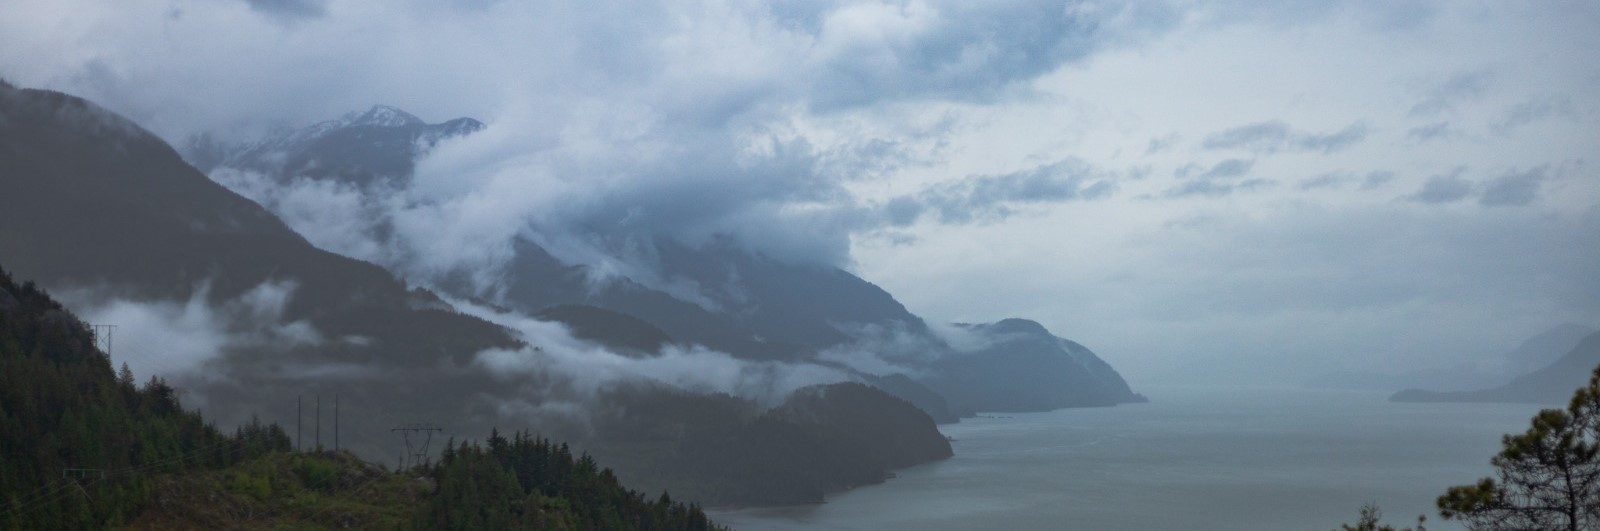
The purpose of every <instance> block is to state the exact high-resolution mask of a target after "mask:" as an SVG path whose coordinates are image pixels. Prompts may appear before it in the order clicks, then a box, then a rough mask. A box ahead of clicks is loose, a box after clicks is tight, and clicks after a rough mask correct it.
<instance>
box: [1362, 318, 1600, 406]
mask: <svg viewBox="0 0 1600 531" xmlns="http://www.w3.org/2000/svg"><path fill="white" fill-rule="evenodd" d="M1579 332H1586V333H1585V334H1584V335H1582V336H1580V337H1578V338H1576V339H1574V338H1573V337H1572V336H1573V335H1575V333H1579ZM1550 352H1564V354H1561V355H1560V356H1559V357H1553V356H1551V355H1550ZM1508 358H1509V359H1511V360H1515V361H1517V362H1521V363H1522V364H1526V363H1539V362H1545V363H1547V365H1544V366H1542V367H1539V368H1537V369H1534V370H1531V371H1527V372H1525V373H1522V374H1521V375H1520V376H1517V377H1515V378H1513V379H1511V381H1509V382H1507V383H1505V384H1503V385H1500V386H1496V387H1490V388H1484V389H1478V390H1472V391H1427V390H1422V389H1415V388H1413V389H1406V390H1403V391H1400V392H1398V393H1395V394H1394V395H1393V396H1390V397H1389V400H1391V401H1394V402H1516V403H1532V404H1549V405H1562V404H1565V403H1566V402H1567V401H1568V400H1569V399H1570V398H1571V397H1572V390H1573V389H1577V388H1578V387H1582V386H1583V385H1584V384H1585V383H1587V382H1588V381H1589V375H1590V374H1592V373H1593V371H1594V368H1595V366H1597V365H1600V332H1595V331H1594V330H1592V329H1589V328H1587V327H1582V326H1578V325H1564V326H1561V327H1557V328H1555V329H1552V330H1550V331H1548V332H1545V333H1543V334H1540V335H1538V336H1535V337H1534V338H1532V339H1529V340H1528V341H1526V342H1524V343H1523V344H1522V345H1521V346H1520V347H1518V348H1517V349H1516V350H1515V351H1512V353H1511V354H1509V355H1508ZM1552 358H1554V360H1553V361H1550V360H1551V359H1552ZM1511 374H1517V373H1511Z"/></svg>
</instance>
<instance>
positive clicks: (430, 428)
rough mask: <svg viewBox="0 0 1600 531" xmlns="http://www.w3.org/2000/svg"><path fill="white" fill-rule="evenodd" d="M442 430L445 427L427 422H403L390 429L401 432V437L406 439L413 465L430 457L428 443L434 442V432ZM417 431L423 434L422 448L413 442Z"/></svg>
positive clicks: (407, 453)
mask: <svg viewBox="0 0 1600 531" xmlns="http://www.w3.org/2000/svg"><path fill="white" fill-rule="evenodd" d="M441 431H444V429H442V428H440V427H438V426H436V425H433V424H427V423H418V424H401V425H399V426H395V427H394V429H391V430H389V432H391V433H393V432H400V438H402V439H404V440H405V441H406V457H407V458H408V459H410V461H411V466H413V467H415V466H417V465H420V464H422V462H423V460H425V459H427V458H428V445H429V444H430V443H432V442H433V434H434V433H435V432H441ZM417 433H420V434H421V435H422V436H423V439H422V447H421V448H417V447H416V446H414V445H412V444H411V435H412V434H417Z"/></svg>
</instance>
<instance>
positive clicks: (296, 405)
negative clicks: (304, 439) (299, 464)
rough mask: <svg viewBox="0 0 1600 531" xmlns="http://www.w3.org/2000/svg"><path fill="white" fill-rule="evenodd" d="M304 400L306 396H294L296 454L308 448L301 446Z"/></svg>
mask: <svg viewBox="0 0 1600 531" xmlns="http://www.w3.org/2000/svg"><path fill="white" fill-rule="evenodd" d="M303 398H305V396H304V395H294V451H296V452H303V451H305V448H306V447H304V446H301V445H300V425H301V422H300V409H301V408H300V402H301V399H303Z"/></svg>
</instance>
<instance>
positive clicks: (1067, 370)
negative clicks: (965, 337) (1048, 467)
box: [926, 319, 1146, 412]
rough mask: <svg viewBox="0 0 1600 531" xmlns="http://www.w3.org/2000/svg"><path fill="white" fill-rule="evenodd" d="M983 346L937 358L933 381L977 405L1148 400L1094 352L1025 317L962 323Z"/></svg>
mask: <svg viewBox="0 0 1600 531" xmlns="http://www.w3.org/2000/svg"><path fill="white" fill-rule="evenodd" d="M964 327H965V328H966V329H967V330H968V331H970V332H971V333H973V334H975V335H977V336H978V337H979V338H981V339H982V340H983V341H984V343H985V346H983V347H982V348H979V349H977V350H975V351H972V352H963V353H958V354H955V355H950V356H945V357H943V358H941V359H939V360H938V361H936V362H934V364H933V370H932V372H933V374H932V376H931V377H929V378H928V379H927V380H926V383H927V385H928V386H929V387H932V388H933V389H934V390H935V391H938V392H939V393H940V394H942V395H944V396H945V397H946V398H948V399H950V400H951V401H953V402H955V403H959V404H962V405H963V406H965V407H968V408H972V409H974V410H977V411H996V412H1022V411H1047V410H1051V409H1058V408H1063V407H1086V406H1112V405H1116V404H1123V403H1130V402H1145V401H1146V399H1145V397H1144V396H1143V395H1140V394H1138V393H1134V392H1133V390H1132V389H1130V388H1129V387H1128V383H1127V382H1125V381H1123V379H1122V376H1121V375H1118V374H1117V372H1116V371H1115V370H1113V369H1112V368H1111V366H1110V365H1109V364H1107V363H1106V362H1105V361H1103V360H1101V359H1100V357H1099V356H1096V355H1095V354H1094V352H1092V351H1090V350H1089V349H1088V348H1085V347H1084V346H1083V345H1079V344H1077V343H1074V342H1072V341H1069V340H1066V339H1062V338H1060V337H1056V336H1055V335H1053V334H1051V333H1050V331H1049V330H1046V329H1045V328H1044V326H1043V325H1040V324H1039V323H1037V322H1034V321H1029V320H1026V319H1005V320H1002V321H999V322H995V323H991V324H977V325H964Z"/></svg>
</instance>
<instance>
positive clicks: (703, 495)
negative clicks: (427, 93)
mask: <svg viewBox="0 0 1600 531" xmlns="http://www.w3.org/2000/svg"><path fill="white" fill-rule="evenodd" d="M482 128H483V125H482V124H480V123H478V122H476V121H474V120H470V119H458V120H452V121H449V122H445V123H442V124H427V123H425V122H423V121H422V120H419V119H416V118H415V117H413V116H411V115H409V114H406V113H404V112H403V111H399V110H397V109H393V108H389V107H375V108H374V109H372V110H370V111H367V112H364V113H359V114H353V115H350V116H347V117H345V118H343V119H340V120H335V121H330V122H324V123H321V124H317V125H315V126H312V127H309V128H305V129H300V130H294V131H286V132H283V133H282V134H279V135H275V136H272V137H270V138H267V139H263V140H261V141H258V142H253V143H249V144H245V145H224V144H220V143H216V142H200V143H198V144H197V145H196V146H192V149H190V151H191V153H190V157H191V160H193V161H194V164H190V163H189V162H186V161H185V160H184V159H183V158H182V157H180V155H179V153H178V152H177V151H175V150H174V149H173V148H172V147H170V146H169V145H167V144H166V143H165V142H163V141H162V140H161V139H159V138H157V137H156V136H154V135H152V134H150V133H149V132H147V131H145V130H144V129H142V128H141V127H139V126H138V125H137V124H134V123H133V122H130V121H128V120H127V119H125V118H122V117H120V116H118V115H116V114H114V113H111V112H108V111H106V110H104V109H101V108H99V107H98V106H96V105H94V104H92V103H90V102H87V101H85V100H82V99H79V98H76V97H73V96H69V95H65V94H61V93H56V92H50V91H40V90H26V89H17V88H15V87H12V86H10V85H9V84H5V83H3V82H0V191H3V193H0V265H3V266H4V267H5V268H7V270H9V271H11V272H12V274H13V275H14V276H15V277H16V278H18V279H28V280H32V281H36V282H39V283H40V284H42V285H44V286H46V287H49V288H51V289H52V290H57V291H65V292H69V293H77V294H78V295H77V296H76V299H77V300H78V301H79V302H84V301H87V302H88V303H93V302H97V301H98V302H105V301H109V300H129V301H144V302H162V301H165V302H176V303H186V304H188V306H187V307H194V308H207V307H209V308H226V307H229V305H237V303H238V301H240V300H249V301H255V302H261V301H260V300H258V299H263V297H264V296H263V295H262V294H264V293H266V294H269V295H270V294H274V293H275V294H276V295H275V297H276V298H273V297H272V296H266V297H264V299H265V302H266V303H275V304H279V305H281V307H278V308H274V311H272V312H265V313H262V312H255V313H250V312H245V313H244V314H243V315H244V316H245V317H246V319H244V320H245V321H250V320H252V319H253V320H257V321H262V320H272V321H279V322H281V323H285V327H286V328H288V329H291V330H292V331H293V332H294V333H293V334H292V335H284V334H280V335H275V336H270V337H266V338H265V339H263V337H260V336H261V334H260V333H259V330H257V329H256V328H259V326H260V325H262V323H259V322H257V323H250V322H243V323H239V322H233V323H228V322H224V321H219V323H222V324H224V325H226V326H228V327H231V328H229V329H227V330H222V331H221V332H222V333H227V334H235V335H240V336H246V335H250V334H255V335H254V336H251V337H252V338H253V339H252V340H250V341H232V342H227V343H225V345H226V347H225V348H222V349H221V351H219V352H217V353H216V356H215V357H214V358H212V359H210V360H208V361H205V362H204V363H203V364H202V365H200V366H199V367H198V369H199V370H198V372H197V373H196V374H195V375H194V376H192V377H189V378H185V379H182V380H179V381H176V382H175V383H178V384H180V385H181V386H183V387H184V389H185V390H186V391H188V392H189V393H191V394H190V395H188V397H187V398H186V400H188V403H191V404H197V405H200V406H201V407H203V408H204V410H205V412H206V415H207V417H208V418H211V419H215V420H218V421H220V422H221V423H222V424H224V425H231V424H237V423H241V422H244V421H245V420H246V419H248V418H250V417H251V416H252V415H253V414H260V415H261V416H262V417H263V418H265V419H267V420H271V421H277V422H280V423H282V424H284V425H285V426H289V425H293V416H294V411H295V402H296V400H297V397H309V396H312V395H319V394H320V395H322V396H323V397H324V398H327V397H331V396H333V395H337V396H339V399H340V403H341V407H342V408H343V411H345V412H347V413H351V414H347V415H345V416H344V418H343V420H342V427H341V429H342V430H343V431H344V433H345V437H344V439H343V444H344V446H345V447H346V448H349V449H352V450H354V451H356V452H357V453H358V454H361V455H364V456H368V457H369V458H378V459H384V460H388V459H390V458H392V457H393V456H394V454H395V452H396V451H397V450H396V446H397V444H398V442H397V441H395V440H393V439H394V437H393V436H392V434H391V433H389V432H388V430H389V428H391V427H393V426H394V425H396V424H401V423H407V422H416V421H433V422H439V423H447V424H449V425H450V428H451V430H452V431H453V432H455V433H484V432H486V431H487V428H490V427H494V426H499V427H502V428H504V429H507V430H512V429H521V428H524V427H531V428H534V429H535V430H536V431H539V432H542V433H544V434H545V435H548V436H553V437H559V438H563V439H567V440H572V441H574V444H576V445H578V446H579V447H581V448H585V449H588V450H590V451H592V452H594V453H595V454H597V456H599V457H602V458H604V459H605V460H606V462H607V463H611V464H613V466H614V467H615V468H616V469H617V472H618V474H619V476H621V477H623V478H624V479H627V480H628V481H629V484H630V485H639V486H642V487H644V488H646V489H649V490H659V489H663V488H664V489H670V490H671V492H673V494H674V495H680V496H690V495H692V498H691V499H698V500H701V501H703V502H706V503H740V504H761V503H794V502H811V501H820V499H821V496H822V494H823V493H825V492H828V491H832V490H837V489H842V488H848V487H850V486H853V485H859V484H862V483H864V482H872V481H879V480H882V479H883V478H885V477H887V476H888V475H889V471H890V470H892V469H894V468H898V467H903V466H908V465H911V464H916V463H921V462H926V461H929V460H935V459H941V458H944V457H947V456H949V455H950V447H949V443H948V442H947V441H946V440H945V439H944V438H943V437H942V436H941V435H939V433H938V431H937V430H936V429H935V428H934V427H933V423H934V419H938V420H940V421H954V420H955V419H957V418H958V417H959V416H961V415H963V414H971V412H972V411H975V410H980V409H981V410H996V411H1000V410H1009V411H1020V410H1039V409H1051V408H1056V407H1072V406H1101V405H1112V404H1117V403H1124V402H1130V401H1139V400H1142V397H1140V396H1139V395H1137V394H1135V393H1133V392H1132V391H1131V390H1130V389H1129V388H1128V386H1127V384H1126V382H1124V381H1123V380H1122V378H1121V377H1120V376H1118V375H1117V374H1116V372H1115V371H1114V370H1113V369H1111V367H1110V366H1109V365H1107V364H1105V363H1104V362H1103V361H1101V360H1100V359H1099V358H1098V357H1097V356H1095V355H1094V354H1093V353H1092V352H1090V351H1089V350H1088V349H1086V348H1083V347H1082V346H1081V345H1077V344H1076V343H1072V342H1070V341H1066V340H1063V339H1060V338H1056V337H1054V336H1052V335H1050V334H1049V333H1048V332H1047V331H1045V330H1044V329H1043V327H1040V326H1038V325H1037V324H1036V323H1031V322H1026V321H1015V322H1013V321H1002V322H1001V323H996V324H994V325H977V326H968V327H965V328H964V330H965V331H966V333H970V334H972V335H973V336H975V337H977V338H980V339H982V341H981V342H980V343H981V344H982V345H983V346H982V347H981V348H977V349H975V350H974V349H969V350H967V351H962V350H960V349H956V348H954V347H952V346H950V345H949V344H948V343H946V342H945V341H944V340H943V339H941V337H940V336H939V335H938V334H935V333H933V331H932V330H930V328H929V327H928V326H927V325H926V324H925V323H924V322H923V321H922V319H920V318H918V317H916V316H915V315H912V314H910V313H909V312H908V311H906V309H905V308H904V307H903V306H902V305H901V304H900V303H899V302H897V301H895V300H894V298H893V297H892V296H890V295H889V294H888V293H887V292H884V291H883V290H882V289H879V288H878V287H877V286H874V285H872V284H871V283H869V282H866V281H864V280H862V279H860V278H857V277H855V276H854V275H851V274H850V273H848V272H845V271H843V270H840V269H837V268H831V267H822V266H808V265H795V264H790V263H784V262H780V261H776V260H770V259H767V258H765V257H762V256H759V255H753V254H750V253H748V252H744V251H743V250H741V249H740V248H738V247H736V246H732V245H726V244H719V243H716V242H713V243H711V244H707V245H704V246H700V247H692V246H687V245H683V244H680V243H677V242H673V241H658V242H655V246H656V251H657V254H658V256H659V265H660V268H661V275H662V276H663V277H665V278H674V279H682V280H685V281H689V282H695V283H698V284H699V285H701V286H716V287H717V288H715V289H707V290H705V291H703V292H702V293H703V294H705V297H707V298H708V299H709V300H710V301H711V302H710V303H709V304H708V303H707V301H691V300H686V299H684V298H681V297H679V296H677V295H673V294H671V293H668V292H667V291H663V290H659V289H655V288H651V287H648V285H647V283H645V282H637V281H635V280H633V279H629V278H613V279H610V280H609V281H607V282H601V283H596V282H594V280H595V279H594V278H592V276H591V275H590V272H589V271H587V268H586V267H584V266H582V265H573V264H567V263H563V262H561V261H560V260H558V259H556V258H555V257H554V256H553V255H552V254H550V253H549V252H547V251H546V250H545V249H544V248H543V247H540V246H539V245H537V244H536V243H535V242H534V241H532V240H531V239H523V240H519V241H518V242H516V244H515V251H516V258H515V260H513V262H512V267H511V269H510V271H509V273H508V274H507V279H506V280H507V283H508V285H509V288H508V289H507V290H506V291H505V293H503V294H502V295H501V296H499V297H498V298H495V299H492V300H487V301H485V300H484V299H482V298H480V297H481V296H482V295H484V294H483V293H478V292H476V291H474V290H473V289H471V287H470V284H469V283H466V282H452V281H450V280H449V279H445V281H442V282H439V283H438V284H437V285H436V286H433V287H434V288H435V289H438V290H440V291H439V292H435V291H431V290H429V289H422V288H418V287H415V286H411V285H408V284H407V283H406V282H404V281H403V280H401V279H398V278H396V276H395V274H394V273H392V272H391V271H388V270H386V269H385V268H384V267H382V266H380V265H375V264H372V263H368V262H363V261H360V260H356V259H352V258H350V257H347V256H342V255H340V254H336V253H335V252H330V251H329V250H324V249H319V248H317V247H315V246H313V245H312V242H309V241H308V240H307V239H306V238H304V237H302V236H301V235H300V234H299V233H297V231H296V229H297V228H298V227H293V226H291V225H290V224H286V223H285V222H284V221H283V219H280V217H279V216H278V215H276V214H278V213H277V212H274V211H273V210H272V209H271V207H273V206H274V205H273V204H271V203H269V204H267V205H266V207H267V208H264V207H263V205H262V204H258V203H257V202H254V201H252V200H250V199H247V198H246V197H241V195H239V194H237V193H235V192H234V191H231V190H229V189H227V188H225V187H223V186H221V185H219V184H217V183H216V182H213V181H212V180H210V179H208V178H207V176H206V175H205V174H204V173H202V172H201V171H200V170H199V169H197V168H196V166H197V165H198V166H204V167H208V168H209V169H212V170H213V172H218V171H231V172H234V174H235V176H236V177H237V176H238V175H244V174H248V175H251V176H254V177H253V178H258V179H260V181H259V182H256V183H255V184H256V185H258V186H257V187H256V188H252V189H250V190H255V191H259V190H262V189H265V188H261V186H267V187H270V186H288V185H291V184H292V183H294V182H298V181H303V180H308V179H309V180H318V181H323V182H330V183H339V184H341V185H347V186H351V187H355V188H359V189H363V190H371V189H376V188H382V187H389V188H393V187H404V186H408V182H409V181H408V180H409V178H410V176H411V172H412V171H413V168H414V167H415V161H416V157H418V156H420V155H422V154H425V153H427V152H428V150H430V149H433V148H434V147H436V146H437V145H438V144H439V143H440V142H444V141H448V140H449V139H451V138H458V137H460V136H462V135H468V134H471V133H473V132H475V131H478V130H479V129H482ZM235 184H237V182H235ZM379 230H382V229H381V227H380V229H379ZM380 240H381V238H380ZM335 250H337V249H335ZM383 265H391V264H383ZM730 279H732V280H730ZM264 288H271V289H264ZM186 301H187V302H186ZM452 301H456V302H452ZM459 301H479V302H483V303H484V304H485V305H487V306H492V307H495V308H498V309H499V310H504V311H508V312H515V313H518V314H521V315H525V316H527V317H529V318H536V319H539V320H544V321H553V322H560V323H562V324H564V325H565V326H566V327H567V328H568V329H569V330H570V332H571V334H572V335H573V336H574V337H575V338H577V339H578V340H581V341H585V342H588V343H590V344H593V345H597V347H603V348H606V349H609V350H611V351H614V352H616V353H617V354H618V355H621V356H624V357H631V358H633V359H644V360H648V359H651V358H652V357H654V356H659V355H660V352H661V351H663V347H665V346H668V345H675V346H677V347H681V348H683V349H687V348H689V347H691V346H693V345H703V346H704V347H708V348H711V349H715V350H717V351H721V352H725V353H727V354H728V355H730V356H732V357H734V358H736V359H739V360H745V361H746V362H749V363H755V364H763V363H778V364H810V365H814V366H818V367H827V368H831V369H832V370H836V371H839V372H841V373H844V374H849V375H851V378H854V379H856V380H858V381H859V382H861V383H864V384H867V385H861V384H858V383H835V384H831V385H822V386H809V387H803V388H802V389H801V390H800V391H797V392H796V393H795V394H793V395H791V396H788V397H783V398H782V399H781V400H779V401H778V402H777V403H776V404H762V403H758V402H757V401H755V400H753V399H750V398H745V397H738V396H731V395H728V394H723V393H718V392H713V391H707V390H703V389H683V388H678V387H674V386H673V385H672V384H671V383H670V382H655V381H650V380H649V379H643V380H627V381H615V382H610V383H607V384H605V385H603V386H600V387H599V388H597V389H594V390H592V391H584V390H582V389H578V388H577V387H576V386H575V384H573V383H571V382H567V381H564V380H562V379H560V378H555V377H552V376H550V375H549V374H545V373H538V372H535V373H532V374H528V375H524V376H518V375H517V374H509V373H505V372H497V371H491V370H485V368H484V367H485V366H484V365H483V358H482V356H481V355H483V354H484V353H499V355H501V356H502V358H503V359H512V360H513V361H515V358H514V357H515V356H527V355H530V354H529V353H530V352H533V353H535V354H536V352H537V348H538V347H540V345H526V344H524V339H525V337H524V336H523V335H521V334H519V333H518V332H516V331H514V330H509V329H507V328H504V327H502V326H500V325H497V324H495V323H491V322H488V321H486V320H483V319H480V318H477V317H473V316H471V315H467V314H464V313H462V312H461V311H459V310H460V307H459V306H457V303H458V302H459ZM0 302H3V301H0ZM1029 324H1031V326H1028V325H1029ZM241 327H242V328H241ZM253 327H254V328H253ZM863 331H874V332H872V333H877V334H880V335H884V334H898V336H896V337H898V338H900V339H906V340H907V341H901V343H902V344H906V343H908V342H909V344H915V345H918V347H917V348H916V349H915V350H914V351H890V350H882V351H877V350H873V349H872V348H869V347H866V346H864V345H867V343H864V342H863V337H866V336H870V335H871V334H870V333H865V332H863ZM181 339H182V338H173V340H174V341H178V340H181ZM121 355H123V356H126V355H135V356H141V357H145V358H148V359H151V360H154V361H156V362H159V361H160V360H161V359H162V355H161V353H160V352H141V353H134V352H124V353H122V354H121ZM856 355H879V356H881V357H883V358H884V359H886V360H888V361H889V362H891V363H892V364H894V366H898V367H903V368H904V370H903V372H887V373H884V372H881V371H880V372H876V373H874V372H866V371H863V370H858V369H855V368H852V367H854V366H855V365H854V364H853V363H851V361H852V359H853V358H852V356H856ZM504 356H512V357H513V358H504ZM757 366H762V367H767V365H757ZM782 366H784V365H772V366H771V367H782ZM1022 376H1025V378H1022ZM1019 378H1020V379H1019ZM1007 382H1010V383H1007ZM589 392H592V393H593V396H592V397H591V396H588V395H586V394H585V393H589ZM897 397H898V398H897ZM686 463H688V464H686ZM694 463H698V464H697V465H696V464H694ZM685 467H687V468H685ZM680 493H681V494H680Z"/></svg>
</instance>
